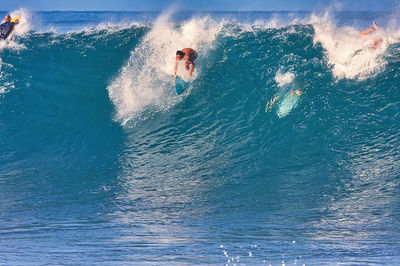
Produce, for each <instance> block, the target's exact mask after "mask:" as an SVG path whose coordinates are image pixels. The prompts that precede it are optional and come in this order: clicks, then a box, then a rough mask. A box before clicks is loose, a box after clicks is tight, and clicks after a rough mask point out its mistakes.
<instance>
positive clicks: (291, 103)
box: [277, 91, 300, 118]
mask: <svg viewBox="0 0 400 266" xmlns="http://www.w3.org/2000/svg"><path fill="white" fill-rule="evenodd" d="M299 99H300V96H299V95H297V94H296V93H294V92H292V91H290V92H288V93H287V94H286V95H285V96H284V97H283V100H282V101H281V102H280V104H279V108H278V111H277V115H278V117H279V118H282V117H285V116H286V115H288V114H289V113H290V111H291V110H292V109H293V108H295V107H296V106H297V102H298V101H299Z"/></svg>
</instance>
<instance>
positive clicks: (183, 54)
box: [176, 50, 185, 60]
mask: <svg viewBox="0 0 400 266" xmlns="http://www.w3.org/2000/svg"><path fill="white" fill-rule="evenodd" d="M184 56H185V53H184V52H182V51H180V50H178V51H176V60H182V58H183V57H184Z"/></svg>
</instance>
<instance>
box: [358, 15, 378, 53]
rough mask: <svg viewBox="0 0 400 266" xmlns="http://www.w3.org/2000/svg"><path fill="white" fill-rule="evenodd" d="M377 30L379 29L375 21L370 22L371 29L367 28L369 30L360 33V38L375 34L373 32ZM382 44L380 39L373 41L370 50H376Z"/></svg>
mask: <svg viewBox="0 0 400 266" xmlns="http://www.w3.org/2000/svg"><path fill="white" fill-rule="evenodd" d="M378 29H379V27H378V25H376V21H375V20H374V21H373V22H372V28H369V29H366V30H364V31H362V32H361V33H360V35H361V37H364V36H366V35H369V34H371V33H373V32H375V31H377V30H378ZM382 42H383V40H382V38H380V39H378V40H375V41H374V42H373V43H372V45H371V48H377V47H379V46H380V45H381V44H382Z"/></svg>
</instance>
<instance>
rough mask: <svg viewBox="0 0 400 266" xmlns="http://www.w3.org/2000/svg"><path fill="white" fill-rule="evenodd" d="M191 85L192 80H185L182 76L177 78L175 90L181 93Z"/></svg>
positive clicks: (178, 93)
mask: <svg viewBox="0 0 400 266" xmlns="http://www.w3.org/2000/svg"><path fill="white" fill-rule="evenodd" d="M189 85H190V82H188V81H185V80H184V79H182V78H181V77H179V76H178V77H176V79H175V92H176V94H177V95H181V94H182V93H183V92H184V91H185V90H186V89H187V88H188V87H189Z"/></svg>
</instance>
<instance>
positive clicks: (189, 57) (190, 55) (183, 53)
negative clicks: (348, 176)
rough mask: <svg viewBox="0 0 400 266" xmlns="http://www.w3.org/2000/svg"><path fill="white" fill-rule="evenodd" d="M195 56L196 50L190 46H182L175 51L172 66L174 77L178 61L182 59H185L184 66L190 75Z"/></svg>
mask: <svg viewBox="0 0 400 266" xmlns="http://www.w3.org/2000/svg"><path fill="white" fill-rule="evenodd" d="M196 58H197V52H196V51H195V50H194V49H192V48H184V49H182V50H178V51H176V61H175V68H174V79H176V71H177V70H178V63H179V61H181V60H182V59H184V60H185V68H186V70H188V71H189V76H190V77H192V74H193V69H194V60H196Z"/></svg>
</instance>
